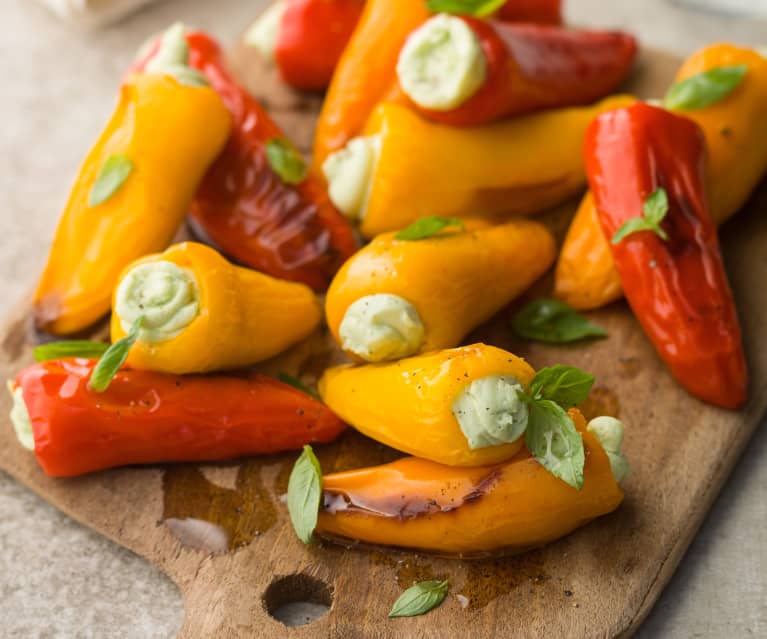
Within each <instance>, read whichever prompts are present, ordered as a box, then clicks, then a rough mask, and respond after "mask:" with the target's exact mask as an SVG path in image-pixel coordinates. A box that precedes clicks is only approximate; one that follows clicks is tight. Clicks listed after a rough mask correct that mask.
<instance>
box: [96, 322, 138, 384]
mask: <svg viewBox="0 0 767 639" xmlns="http://www.w3.org/2000/svg"><path fill="white" fill-rule="evenodd" d="M143 321H144V316H143V315H139V316H138V317H137V318H136V321H135V322H133V326H131V328H130V331H129V332H128V334H127V335H126V336H125V337H123V338H122V339H120V340H117V341H116V342H115V343H114V344H112V345H111V346H110V347H109V348H108V349H107V350H106V351H105V352H104V354H103V355H102V356H101V359H100V360H99V361H98V364H96V367H95V368H94V369H93V372H92V373H91V378H90V380H89V381H88V388H90V389H91V390H93V391H96V392H97V393H103V392H104V391H105V390H106V389H107V388H109V385H110V384H111V383H112V379H113V378H114V376H115V375H117V371H119V370H120V366H122V365H123V364H124V363H125V360H126V359H128V352H129V351H130V349H131V346H133V344H134V343H135V341H136V339H137V338H138V332H139V330H140V329H141V324H142V323H143Z"/></svg>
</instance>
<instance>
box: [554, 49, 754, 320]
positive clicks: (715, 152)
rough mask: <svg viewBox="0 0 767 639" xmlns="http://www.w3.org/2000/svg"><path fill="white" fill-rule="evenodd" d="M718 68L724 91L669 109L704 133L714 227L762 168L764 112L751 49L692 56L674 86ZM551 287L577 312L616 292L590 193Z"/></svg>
mask: <svg viewBox="0 0 767 639" xmlns="http://www.w3.org/2000/svg"><path fill="white" fill-rule="evenodd" d="M723 73H727V74H729V75H730V76H731V77H733V78H734V80H736V81H737V80H738V78H740V80H739V81H738V82H736V83H735V84H732V83H731V84H730V89H731V90H730V91H729V92H726V93H724V94H723V95H721V96H720V99H717V100H715V101H714V102H708V103H706V104H705V105H701V104H680V105H677V106H674V109H673V110H675V111H676V112H678V113H680V114H683V115H684V116H686V117H688V118H690V119H691V120H693V121H694V122H696V123H697V124H698V125H699V126H700V127H701V128H702V129H703V133H704V135H705V137H706V147H707V149H708V164H707V168H706V190H707V195H708V201H709V208H710V211H711V216H712V217H713V219H714V222H715V223H716V224H722V223H724V222H725V221H726V220H727V219H729V218H730V217H731V216H732V215H733V214H734V213H736V212H737V211H738V210H739V209H740V208H741V207H742V206H743V205H744V204H745V203H746V201H747V200H748V198H749V196H750V195H751V193H752V192H753V191H754V189H755V188H756V186H757V185H758V184H759V182H760V181H761V179H762V177H763V176H764V175H765V173H767V120H765V118H764V117H763V114H764V113H765V111H767V59H765V58H764V57H763V56H761V55H760V54H759V53H758V52H757V51H755V50H753V49H747V48H741V47H736V46H733V45H731V44H716V45H713V46H710V47H706V48H705V49H702V50H701V51H698V52H697V53H695V54H693V55H692V57H690V58H689V59H688V60H687V61H686V62H685V63H684V65H682V68H681V69H680V70H679V73H678V74H677V84H676V86H677V87H682V86H684V83H689V82H698V84H699V86H705V85H706V84H708V85H709V88H710V86H711V82H710V80H708V79H709V78H712V77H715V76H716V75H721V74H723ZM739 73H740V75H738V74H739ZM712 74H713V76H712ZM687 86H688V87H689V86H690V85H689V84H688V85H687ZM672 105H673V103H672ZM670 106H671V105H670ZM555 292H556V295H557V297H559V298H560V299H563V300H564V301H566V302H568V303H569V304H570V305H572V306H573V307H575V308H578V309H590V308H597V307H599V306H603V305H605V304H608V303H610V302H612V301H614V300H616V299H618V298H620V297H621V295H622V289H621V286H620V278H619V277H618V273H617V271H616V269H615V262H614V260H613V256H612V253H611V252H610V247H609V244H608V238H606V237H605V235H604V233H603V232H602V228H601V226H600V224H599V218H598V216H597V212H596V210H595V209H594V204H593V200H592V199H591V197H590V196H589V197H586V198H585V199H584V200H583V203H582V204H581V207H580V208H579V210H578V213H577V214H576V216H575V218H574V219H573V222H572V224H571V226H570V230H569V231H568V233H567V237H566V238H565V242H564V245H563V246H562V253H561V255H560V258H559V261H558V263H557V270H556V276H555Z"/></svg>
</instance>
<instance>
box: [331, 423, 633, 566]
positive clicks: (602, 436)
mask: <svg viewBox="0 0 767 639" xmlns="http://www.w3.org/2000/svg"><path fill="white" fill-rule="evenodd" d="M568 416H569V418H570V419H571V420H572V422H573V423H574V425H575V428H576V429H577V432H578V434H579V436H580V437H581V438H582V440H583V448H584V458H585V460H584V465H583V484H582V487H581V488H580V489H577V488H576V487H574V486H571V485H568V484H567V483H566V482H564V481H562V480H561V479H559V478H557V477H555V476H554V475H553V474H551V473H550V472H548V471H547V470H546V468H545V467H544V466H543V465H541V464H540V463H539V462H538V461H537V460H536V459H535V458H534V457H532V456H531V455H530V453H529V452H528V451H521V452H520V453H518V454H517V455H516V456H515V457H513V458H511V459H510V460H508V461H506V462H504V463H501V464H498V465H490V466H481V467H478V468H456V467H450V466H444V465H442V464H437V463H434V462H432V461H426V460H423V459H417V458H415V457H408V458H405V459H400V460H398V461H395V462H393V463H390V464H386V465H383V466H376V467H373V468H362V469H359V470H350V471H346V472H341V473H335V474H331V475H325V476H324V477H323V478H322V502H321V507H320V512H319V517H318V520H317V528H316V531H317V533H318V534H319V535H320V536H322V537H329V538H331V539H338V538H341V539H344V540H349V539H352V540H359V541H362V542H365V543H368V544H375V545H377V546H378V545H385V546H398V547H401V548H409V549H413V550H420V551H427V552H436V553H441V554H448V555H451V554H456V555H468V556H471V555H477V554H485V553H490V552H497V551H504V552H507V553H514V552H523V551H525V550H529V549H530V548H533V547H536V546H541V545H544V544H547V543H549V542H552V541H554V540H556V539H559V538H560V537H563V536H564V535H567V534H568V533H570V532H571V531H573V530H575V529H576V528H579V527H581V526H583V525H584V524H586V523H588V522H589V521H590V520H592V519H594V518H596V517H600V516H602V515H605V514H607V513H609V512H611V511H613V510H615V509H616V508H617V507H618V506H619V505H620V503H621V501H623V491H622V490H621V488H620V486H619V482H620V481H621V480H622V479H623V478H624V477H625V476H626V475H627V472H628V464H627V462H626V460H625V458H624V457H623V455H622V453H621V452H620V446H621V441H622V439H623V425H622V424H621V423H620V422H619V421H618V420H616V419H614V418H611V417H598V418H596V419H594V420H592V421H591V422H589V424H588V426H586V423H585V420H584V419H583V416H582V415H581V414H580V412H578V411H577V410H575V409H572V410H570V411H569V413H568Z"/></svg>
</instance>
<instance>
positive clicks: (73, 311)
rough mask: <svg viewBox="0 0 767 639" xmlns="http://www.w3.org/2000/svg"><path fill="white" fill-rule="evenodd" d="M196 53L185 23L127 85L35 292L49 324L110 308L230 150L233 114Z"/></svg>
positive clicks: (41, 321)
mask: <svg viewBox="0 0 767 639" xmlns="http://www.w3.org/2000/svg"><path fill="white" fill-rule="evenodd" d="M186 58H187V49H186V40H185V39H184V35H183V27H182V26H180V25H179V26H178V27H173V28H171V29H170V30H169V31H168V32H167V33H166V35H165V36H164V38H163V43H162V47H161V49H160V52H159V53H158V56H157V57H156V60H157V64H155V65H154V67H153V68H151V69H148V70H147V72H145V73H136V74H133V75H131V76H130V77H129V78H128V79H127V80H126V81H125V82H124V83H123V85H122V87H121V89H120V98H119V102H118V105H117V109H116V110H115V112H114V114H113V115H112V118H111V120H110V121H109V123H108V124H107V126H106V128H105V129H104V131H103V132H102V134H101V136H100V137H99V139H98V141H97V142H96V145H95V146H94V147H93V148H92V149H91V151H90V153H89V154H88V156H87V158H86V159H85V162H84V163H83V165H82V167H81V168H80V174H79V175H78V177H77V180H76V182H75V185H74V188H73V189H72V193H71V195H70V198H69V202H68V203H67V206H66V208H65V210H64V213H63V215H62V217H61V220H60V222H59V225H58V229H57V230H56V236H55V238H54V240H53V246H52V248H51V252H50V255H49V257H48V263H47V265H46V267H45V270H44V272H43V275H42V278H41V280H40V283H39V285H38V287H37V292H36V293H35V298H34V311H35V319H36V323H37V326H38V327H39V328H41V329H44V330H46V331H49V332H51V333H55V334H67V333H73V332H76V331H79V330H81V329H83V328H86V327H87V326H89V325H90V324H92V323H93V322H95V321H96V320H98V319H99V318H100V317H101V316H103V315H104V314H106V313H107V312H108V311H109V300H110V296H111V293H112V289H113V288H114V285H115V283H116V282H117V278H118V276H119V274H120V271H121V270H122V269H123V268H125V266H126V265H127V264H129V263H130V262H132V261H133V260H135V259H137V258H139V257H141V256H142V255H146V254H147V253H151V252H153V251H158V250H162V249H163V248H165V247H166V246H167V245H168V244H169V243H170V242H171V240H172V239H173V236H174V234H175V233H176V231H177V230H178V228H179V226H180V225H181V223H182V221H183V219H184V216H185V215H186V213H187V211H188V209H189V204H190V202H191V200H192V196H193V195H194V192H195V190H196V188H197V185H198V183H199V182H200V180H201V179H202V176H203V175H204V173H205V171H206V169H207V168H208V166H209V165H210V164H211V163H212V162H213V160H214V159H215V158H216V156H217V155H218V153H219V151H220V150H221V149H222V148H223V146H224V144H225V142H226V140H227V138H228V136H229V130H230V126H231V122H230V116H229V112H228V111H227V109H226V107H225V106H224V104H223V102H222V101H221V98H220V97H219V96H218V94H217V93H216V92H215V91H214V90H213V89H211V88H209V87H208V86H205V84H206V81H205V79H204V77H203V76H202V75H201V74H199V73H198V72H196V71H194V70H193V69H191V68H190V67H188V66H186V64H185V63H186Z"/></svg>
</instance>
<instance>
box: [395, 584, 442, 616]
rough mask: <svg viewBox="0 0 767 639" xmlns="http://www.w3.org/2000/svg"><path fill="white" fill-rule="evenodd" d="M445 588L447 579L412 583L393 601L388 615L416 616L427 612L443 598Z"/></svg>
mask: <svg viewBox="0 0 767 639" xmlns="http://www.w3.org/2000/svg"><path fill="white" fill-rule="evenodd" d="M447 589H448V582H447V580H445V581H422V582H420V583H417V584H413V585H412V586H410V588H408V589H407V590H406V591H405V592H403V593H402V594H401V595H400V596H399V599H397V601H395V602H394V605H393V606H392V609H391V612H390V613H389V616H390V617H416V616H418V615H422V614H424V613H427V612H429V610H432V609H434V608H436V607H437V606H439V605H440V604H441V603H442V602H443V601H444V600H445V597H446V596H447Z"/></svg>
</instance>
